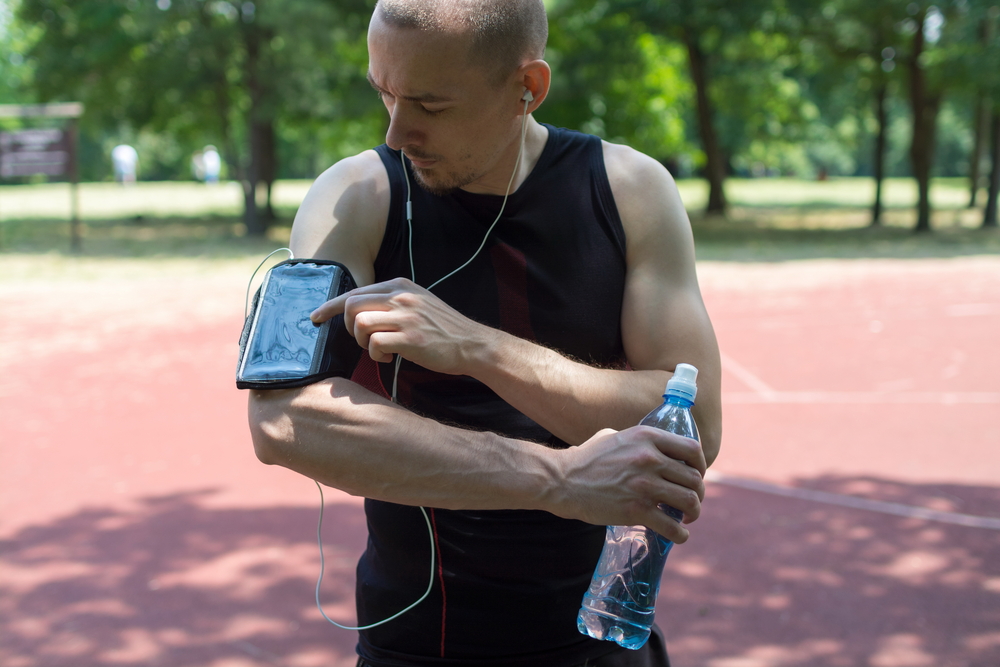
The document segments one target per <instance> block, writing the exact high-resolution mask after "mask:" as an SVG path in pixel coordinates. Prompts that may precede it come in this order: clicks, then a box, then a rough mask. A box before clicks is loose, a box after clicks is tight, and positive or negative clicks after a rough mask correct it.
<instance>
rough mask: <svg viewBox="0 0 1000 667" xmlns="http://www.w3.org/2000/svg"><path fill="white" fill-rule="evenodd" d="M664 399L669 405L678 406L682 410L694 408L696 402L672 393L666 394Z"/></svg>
mask: <svg viewBox="0 0 1000 667" xmlns="http://www.w3.org/2000/svg"><path fill="white" fill-rule="evenodd" d="M663 398H664V399H665V400H666V402H667V403H668V404H669V405H678V406H680V407H682V408H690V407H693V406H694V401H692V400H691V399H689V398H688V397H686V396H681V395H680V394H675V393H672V392H670V393H666V394H664V395H663Z"/></svg>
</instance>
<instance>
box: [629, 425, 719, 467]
mask: <svg viewBox="0 0 1000 667" xmlns="http://www.w3.org/2000/svg"><path fill="white" fill-rule="evenodd" d="M640 428H648V429H649V430H650V431H651V433H650V437H651V438H652V441H653V444H654V445H656V448H657V449H659V450H660V452H661V453H663V454H665V455H666V456H668V457H670V458H671V459H674V460H677V461H683V462H684V463H686V464H687V465H689V466H691V468H693V469H695V470H697V471H698V473H699V474H700V475H701V476H702V477H704V475H705V471H706V470H707V469H708V465H707V464H706V462H705V452H704V451H703V450H702V448H701V444H700V443H699V442H698V441H697V440H692V439H691V438H685V437H684V436H682V435H677V434H676V433H668V432H666V431H661V430H659V429H655V428H652V427H648V426H647V427H640Z"/></svg>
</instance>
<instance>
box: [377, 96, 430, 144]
mask: <svg viewBox="0 0 1000 667" xmlns="http://www.w3.org/2000/svg"><path fill="white" fill-rule="evenodd" d="M406 107H407V105H406V103H405V102H403V103H399V102H397V103H395V104H393V105H392V107H391V108H390V109H389V110H388V111H389V129H388V130H386V132H385V143H386V145H387V146H388V147H389V148H391V149H393V150H402V149H403V148H404V147H406V146H419V145H421V144H422V143H423V132H422V131H421V129H420V127H419V126H418V124H417V123H416V122H415V121H416V119H415V118H414V117H413V113H412V112H411V111H409V110H407V109H406Z"/></svg>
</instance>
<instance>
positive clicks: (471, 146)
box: [368, 15, 519, 194]
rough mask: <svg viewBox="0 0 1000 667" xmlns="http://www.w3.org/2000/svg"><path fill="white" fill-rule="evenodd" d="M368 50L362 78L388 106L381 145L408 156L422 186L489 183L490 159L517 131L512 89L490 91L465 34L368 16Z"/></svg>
mask: <svg viewBox="0 0 1000 667" xmlns="http://www.w3.org/2000/svg"><path fill="white" fill-rule="evenodd" d="M368 54H369V65H368V78H369V80H370V81H371V83H372V86H373V87H374V88H375V89H376V90H377V91H379V93H380V95H381V97H382V101H383V102H384V103H385V107H386V109H387V110H388V111H389V130H388V132H387V133H386V137H385V142H386V144H388V146H389V147H390V148H393V149H397V150H402V151H403V153H404V154H405V155H406V157H408V158H409V159H410V161H411V162H412V164H413V170H414V172H415V174H416V176H417V180H418V181H419V183H420V184H421V185H422V186H423V187H424V188H425V189H426V190H428V191H430V192H433V193H436V194H441V193H445V192H448V191H450V190H454V189H456V188H461V187H466V186H471V187H470V188H469V189H470V190H473V191H475V190H476V189H477V188H476V186H477V184H482V183H484V182H486V181H492V180H496V179H491V177H492V176H494V174H493V172H494V171H495V169H496V167H497V163H498V161H499V160H500V159H501V158H502V157H503V151H504V149H506V148H509V146H510V145H511V143H512V142H516V140H517V136H518V134H517V128H518V121H519V117H518V115H517V108H516V104H514V103H513V102H516V99H515V97H514V95H515V93H516V90H514V88H513V86H512V85H511V86H508V85H504V86H501V87H499V88H497V87H496V86H494V85H492V84H491V82H489V81H487V80H486V76H485V72H484V70H483V69H482V68H480V67H475V66H473V65H470V64H469V63H468V41H467V38H465V37H464V36H460V35H452V34H445V33H428V32H421V31H419V30H416V29H408V28H395V27H392V26H388V25H385V24H384V23H383V22H382V21H381V20H380V19H379V18H378V15H376V16H375V17H374V18H372V22H371V26H370V27H369V30H368ZM511 91H513V92H511ZM507 98H510V99H507ZM504 182H506V181H504Z"/></svg>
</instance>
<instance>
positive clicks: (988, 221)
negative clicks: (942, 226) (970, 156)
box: [983, 106, 1000, 228]
mask: <svg viewBox="0 0 1000 667" xmlns="http://www.w3.org/2000/svg"><path fill="white" fill-rule="evenodd" d="M990 129H991V130H992V132H991V134H992V137H991V140H990V190H989V195H988V196H987V197H986V210H985V211H983V227H994V228H995V227H996V226H997V199H998V198H1000V106H995V107H993V117H992V122H990Z"/></svg>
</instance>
